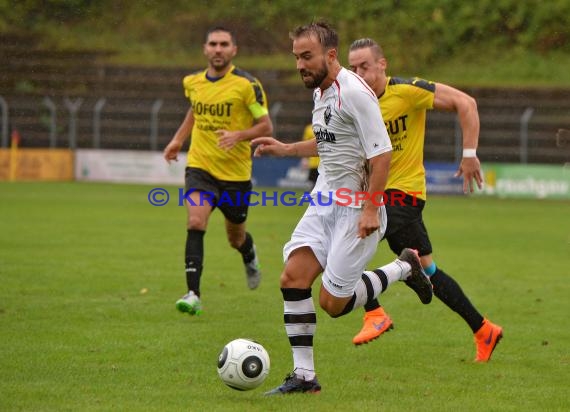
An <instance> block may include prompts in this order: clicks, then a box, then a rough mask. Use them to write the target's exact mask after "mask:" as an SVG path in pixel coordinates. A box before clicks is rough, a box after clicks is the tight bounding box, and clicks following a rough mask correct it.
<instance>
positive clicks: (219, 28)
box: [204, 26, 237, 45]
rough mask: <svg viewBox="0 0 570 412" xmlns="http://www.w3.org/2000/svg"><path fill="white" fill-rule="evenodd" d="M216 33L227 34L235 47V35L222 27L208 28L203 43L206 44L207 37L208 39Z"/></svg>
mask: <svg viewBox="0 0 570 412" xmlns="http://www.w3.org/2000/svg"><path fill="white" fill-rule="evenodd" d="M216 31H223V32H225V33H228V34H229V35H230V37H231V38H232V43H233V44H234V45H237V40H236V35H235V33H234V32H233V31H232V30H230V29H228V28H227V27H224V26H213V27H210V28H209V29H208V31H207V32H206V38H205V39H204V42H205V43H208V37H210V34H212V33H214V32H216Z"/></svg>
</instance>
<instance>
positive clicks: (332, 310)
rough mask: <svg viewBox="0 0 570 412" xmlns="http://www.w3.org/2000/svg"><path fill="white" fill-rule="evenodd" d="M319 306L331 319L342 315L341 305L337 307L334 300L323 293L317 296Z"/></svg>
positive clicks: (337, 303) (336, 302)
mask: <svg viewBox="0 0 570 412" xmlns="http://www.w3.org/2000/svg"><path fill="white" fill-rule="evenodd" d="M319 305H320V306H321V308H322V309H323V310H324V311H325V312H326V313H327V314H328V315H329V316H330V317H331V318H337V317H339V316H340V315H341V314H342V309H343V305H339V302H338V301H337V300H336V299H331V298H330V297H329V296H326V295H325V294H323V293H321V295H320V296H319Z"/></svg>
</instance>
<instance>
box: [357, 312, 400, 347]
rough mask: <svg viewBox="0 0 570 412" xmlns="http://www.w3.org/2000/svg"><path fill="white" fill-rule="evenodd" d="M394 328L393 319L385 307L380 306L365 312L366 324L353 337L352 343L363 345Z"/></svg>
mask: <svg viewBox="0 0 570 412" xmlns="http://www.w3.org/2000/svg"><path fill="white" fill-rule="evenodd" d="M392 328H394V325H393V324H392V319H390V316H388V315H387V314H386V312H384V308H382V307H379V308H377V309H374V310H372V311H370V312H366V313H365V314H364V325H363V326H362V329H361V330H360V332H358V335H356V336H355V337H354V338H352V343H354V344H355V345H362V344H363V343H368V342H371V341H373V340H374V339H376V338H378V337H379V336H380V335H382V334H383V333H384V332H387V331H389V330H390V329H392Z"/></svg>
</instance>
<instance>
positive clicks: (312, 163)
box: [303, 123, 320, 186]
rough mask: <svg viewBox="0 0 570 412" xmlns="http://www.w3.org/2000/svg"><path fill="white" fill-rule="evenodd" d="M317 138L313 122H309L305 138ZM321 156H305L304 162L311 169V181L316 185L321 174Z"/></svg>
mask: <svg viewBox="0 0 570 412" xmlns="http://www.w3.org/2000/svg"><path fill="white" fill-rule="evenodd" d="M314 138H315V134H314V133H313V124H312V123H309V124H308V125H306V126H305V129H304V130H303V140H311V139H314ZM319 161H320V158H319V156H311V157H304V158H303V164H304V165H305V166H306V167H307V169H309V181H310V182H311V184H312V186H315V183H316V182H317V177H318V176H319Z"/></svg>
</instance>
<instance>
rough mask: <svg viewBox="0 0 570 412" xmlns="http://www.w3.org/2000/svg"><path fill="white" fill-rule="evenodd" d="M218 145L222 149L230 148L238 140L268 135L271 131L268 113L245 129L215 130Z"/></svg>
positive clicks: (271, 126) (271, 125)
mask: <svg viewBox="0 0 570 412" xmlns="http://www.w3.org/2000/svg"><path fill="white" fill-rule="evenodd" d="M216 133H217V135H218V139H219V140H218V146H219V147H220V148H221V149H224V150H230V149H232V148H233V147H234V146H235V145H236V144H238V143H239V142H243V141H246V140H251V139H254V138H256V137H259V136H269V135H271V134H272V133H273V124H272V123H271V118H270V117H269V115H265V116H262V117H260V118H259V119H257V120H256V121H255V124H254V125H253V126H252V127H250V128H249V129H245V130H231V131H230V130H223V129H222V130H217V131H216Z"/></svg>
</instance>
